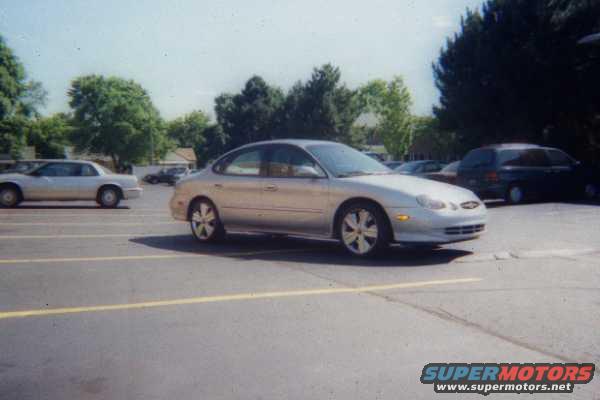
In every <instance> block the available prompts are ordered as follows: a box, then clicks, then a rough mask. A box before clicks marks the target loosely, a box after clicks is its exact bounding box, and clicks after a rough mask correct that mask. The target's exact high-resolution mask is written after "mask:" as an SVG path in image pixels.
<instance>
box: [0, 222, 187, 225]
mask: <svg viewBox="0 0 600 400" xmlns="http://www.w3.org/2000/svg"><path fill="white" fill-rule="evenodd" d="M1 223H2V225H3V226H149V225H180V224H182V222H181V221H165V222H4V221H2V222H1Z"/></svg>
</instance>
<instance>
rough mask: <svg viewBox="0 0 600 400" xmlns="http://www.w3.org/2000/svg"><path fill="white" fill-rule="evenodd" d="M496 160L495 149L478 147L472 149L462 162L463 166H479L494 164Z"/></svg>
mask: <svg viewBox="0 0 600 400" xmlns="http://www.w3.org/2000/svg"><path fill="white" fill-rule="evenodd" d="M493 162H494V150H492V149H476V150H471V151H470V152H469V153H468V154H467V155H466V156H465V158H464V159H463V160H462V162H461V163H460V166H461V167H462V168H477V167H486V166H488V165H492V163H493Z"/></svg>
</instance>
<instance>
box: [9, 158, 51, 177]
mask: <svg viewBox="0 0 600 400" xmlns="http://www.w3.org/2000/svg"><path fill="white" fill-rule="evenodd" d="M46 162H48V161H46V160H27V161H17V162H15V163H14V164H13V165H11V166H10V167H9V168H7V169H5V170H3V171H0V174H14V173H18V174H20V173H24V172H27V171H30V170H32V169H34V168H36V167H39V166H40V165H42V164H44V163H46Z"/></svg>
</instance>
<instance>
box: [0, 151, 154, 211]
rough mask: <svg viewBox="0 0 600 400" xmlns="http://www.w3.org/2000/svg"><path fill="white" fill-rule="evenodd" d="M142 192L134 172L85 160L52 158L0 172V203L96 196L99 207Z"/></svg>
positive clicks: (108, 205) (6, 204)
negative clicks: (24, 169)
mask: <svg viewBox="0 0 600 400" xmlns="http://www.w3.org/2000/svg"><path fill="white" fill-rule="evenodd" d="M141 194H142V188H140V186H139V184H138V180H137V178H136V177H135V176H132V175H119V174H113V173H112V172H110V171H108V170H106V169H104V168H103V167H101V166H100V165H98V164H96V163H93V162H87V161H53V162H47V163H45V164H43V165H41V166H39V167H37V168H35V169H33V170H31V171H28V172H25V173H19V174H2V175H0V206H1V207H16V206H17V205H19V203H20V202H22V201H42V200H53V201H54V200H60V201H62V200H95V201H96V202H98V204H100V205H101V206H102V207H116V206H117V205H119V202H120V201H121V200H122V199H134V198H136V197H140V196H141Z"/></svg>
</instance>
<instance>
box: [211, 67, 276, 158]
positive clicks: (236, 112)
mask: <svg viewBox="0 0 600 400" xmlns="http://www.w3.org/2000/svg"><path fill="white" fill-rule="evenodd" d="M282 102H283V93H282V92H281V89H279V88H277V87H274V86H269V85H268V84H267V83H266V82H265V80H264V79H263V78H261V77H259V76H253V77H251V78H250V79H249V80H248V81H247V82H246V84H245V86H244V88H243V89H242V91H241V92H240V93H238V94H235V95H234V94H228V93H224V94H221V95H219V96H218V97H217V98H216V99H215V112H216V114H217V122H218V123H219V125H220V126H221V128H222V129H223V132H224V133H225V134H226V135H227V137H228V138H229V140H228V147H229V148H235V147H238V146H241V145H243V144H246V143H251V142H256V141H260V140H268V139H271V138H272V137H273V133H274V131H275V129H276V125H277V115H278V112H279V110H280V108H281V104H282Z"/></svg>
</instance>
